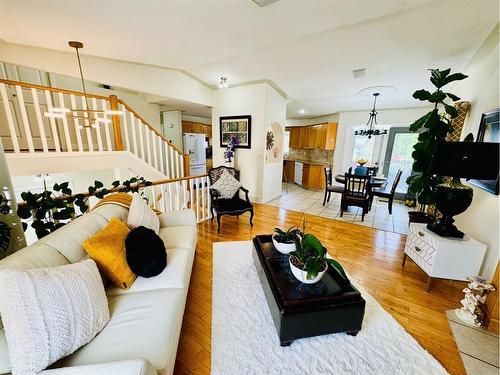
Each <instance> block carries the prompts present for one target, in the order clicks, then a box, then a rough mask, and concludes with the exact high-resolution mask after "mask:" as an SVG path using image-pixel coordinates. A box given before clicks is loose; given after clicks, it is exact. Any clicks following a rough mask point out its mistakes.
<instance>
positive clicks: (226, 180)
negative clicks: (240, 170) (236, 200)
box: [210, 169, 241, 199]
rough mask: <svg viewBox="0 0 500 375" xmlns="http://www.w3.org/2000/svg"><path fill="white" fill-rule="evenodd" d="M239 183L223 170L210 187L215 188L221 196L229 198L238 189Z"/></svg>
mask: <svg viewBox="0 0 500 375" xmlns="http://www.w3.org/2000/svg"><path fill="white" fill-rule="evenodd" d="M240 187H241V183H240V182H239V181H238V180H237V179H236V178H234V177H233V175H232V174H231V173H229V172H228V171H227V170H225V169H224V170H223V171H222V174H221V175H220V177H219V178H218V180H217V181H215V183H214V184H213V185H212V186H210V188H212V189H215V190H217V191H218V192H219V193H220V196H221V198H225V199H231V198H232V197H234V195H235V194H236V192H237V191H238V190H239V189H240Z"/></svg>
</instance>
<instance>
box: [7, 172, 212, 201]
mask: <svg viewBox="0 0 500 375" xmlns="http://www.w3.org/2000/svg"><path fill="white" fill-rule="evenodd" d="M207 176H208V174H201V175H198V176H187V177H178V178H166V179H162V180H155V181H151V185H145V184H132V185H131V186H133V187H138V188H145V187H148V186H157V185H165V184H171V183H174V182H179V181H186V180H193V179H195V178H202V177H207ZM123 189H124V188H123V187H121V186H118V187H115V188H111V189H109V191H110V192H111V193H119V192H120V191H122V190H123ZM100 190H101V189H99V190H97V191H96V192H99V191H100ZM77 195H80V194H72V195H67V194H63V195H61V196H59V197H57V198H55V199H56V200H63V201H64V200H68V199H70V198H76V196H77ZM82 195H83V197H84V198H88V197H91V196H94V195H95V193H88V192H87V193H82ZM17 206H18V207H23V206H26V202H25V201H22V202H17Z"/></svg>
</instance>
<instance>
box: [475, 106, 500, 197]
mask: <svg viewBox="0 0 500 375" xmlns="http://www.w3.org/2000/svg"><path fill="white" fill-rule="evenodd" d="M499 119H500V108H498V109H495V110H493V111H489V112H486V113H483V115H482V116H481V123H480V124H479V131H478V133H477V138H476V142H494V143H500V120H499ZM469 182H470V183H471V184H473V185H476V186H477V187H480V188H481V189H483V190H486V191H488V192H490V193H493V194H496V195H498V177H497V178H496V179H495V180H469Z"/></svg>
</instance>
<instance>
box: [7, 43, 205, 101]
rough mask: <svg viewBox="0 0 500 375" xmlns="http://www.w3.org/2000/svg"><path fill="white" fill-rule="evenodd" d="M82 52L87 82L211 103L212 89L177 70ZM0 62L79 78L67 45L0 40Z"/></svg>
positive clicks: (73, 55)
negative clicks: (53, 47) (58, 48)
mask: <svg viewBox="0 0 500 375" xmlns="http://www.w3.org/2000/svg"><path fill="white" fill-rule="evenodd" d="M82 53H83V55H82V65H83V69H84V74H85V78H86V79H88V80H90V81H94V82H102V83H106V84H108V85H111V86H117V87H123V88H126V89H130V90H135V91H140V92H144V93H148V94H155V95H160V96H164V97H167V98H174V99H179V100H185V101H188V102H192V103H197V104H201V105H206V106H212V103H213V90H212V89H211V88H209V87H208V86H205V85H204V84H202V83H201V82H199V81H197V80H196V79H194V78H192V77H190V76H188V75H187V74H185V73H183V72H181V71H179V70H175V69H168V68H163V67H158V66H152V65H146V64H138V63H131V62H125V61H119V60H112V59H106V58H101V57H96V56H87V55H85V54H84V53H85V50H82ZM0 61H5V62H8V63H12V64H18V65H22V66H28V67H32V68H36V69H40V70H43V71H46V72H53V73H59V74H64V75H67V76H72V77H79V72H78V68H77V66H76V57H75V53H74V51H72V50H70V48H69V47H68V52H62V51H56V50H51V49H45V48H39V47H33V46H27V45H21V44H13V43H7V42H5V41H3V40H0Z"/></svg>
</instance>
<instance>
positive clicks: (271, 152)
mask: <svg viewBox="0 0 500 375" xmlns="http://www.w3.org/2000/svg"><path fill="white" fill-rule="evenodd" d="M282 153H283V129H282V127H281V125H280V124H278V123H277V122H273V123H272V124H271V125H269V128H268V129H267V133H266V163H280V162H281V160H282Z"/></svg>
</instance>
